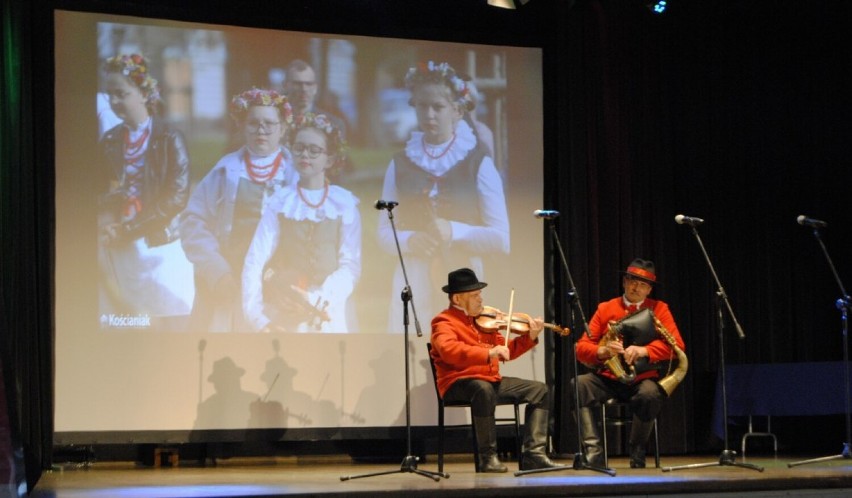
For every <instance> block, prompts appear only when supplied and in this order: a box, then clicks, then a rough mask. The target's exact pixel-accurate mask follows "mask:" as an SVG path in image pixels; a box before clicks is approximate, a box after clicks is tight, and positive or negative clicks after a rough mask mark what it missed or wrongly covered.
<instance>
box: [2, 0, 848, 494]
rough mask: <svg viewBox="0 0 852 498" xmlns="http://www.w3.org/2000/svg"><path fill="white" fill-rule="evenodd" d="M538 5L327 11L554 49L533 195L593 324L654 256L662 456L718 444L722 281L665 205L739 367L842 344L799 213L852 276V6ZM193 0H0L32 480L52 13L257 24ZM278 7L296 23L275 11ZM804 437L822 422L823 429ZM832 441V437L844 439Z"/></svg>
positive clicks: (39, 424)
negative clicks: (668, 347) (682, 358)
mask: <svg viewBox="0 0 852 498" xmlns="http://www.w3.org/2000/svg"><path fill="white" fill-rule="evenodd" d="M545 1H548V0H533V1H531V2H530V3H529V4H527V5H525V6H524V7H522V8H521V9H518V11H517V14H518V15H519V16H521V15H522V16H525V19H527V20H528V21H530V24H525V25H523V26H518V27H517V30H513V29H511V28H506V27H505V26H504V25H501V26H500V27H499V28H500V29H497V28H495V27H494V26H493V25H484V22H483V23H480V24H483V25H477V19H478V18H479V16H478V15H477V14H479V13H481V10H478V9H481V8H482V6H481V5H479V4H477V5H476V6H474V4H475V3H476V2H470V6H469V7H463V6H462V4H463V2H458V1H456V2H453V3H452V8H447V9H446V10H443V11H442V10H441V9H440V8H437V7H436V8H432V9H430V11H429V15H428V16H427V17H424V16H423V15H422V14H423V13H420V12H418V11H417V10H418V9H413V8H410V7H409V6H408V4H407V3H403V4H400V3H398V2H388V3H389V4H394V5H405V8H404V9H399V8H397V9H396V10H394V9H392V8H390V7H388V9H389V11H390V14H392V15H390V17H388V16H376V15H375V12H376V9H378V8H379V6H378V5H377V4H380V3H382V2H380V1H379V0H374V1H370V2H364V4H365V7H363V12H362V11H361V10H358V13H359V14H361V15H352V16H337V17H336V18H334V19H329V20H327V21H323V25H324V26H326V27H327V29H329V30H330V32H343V33H346V32H356V31H359V30H361V31H362V32H363V31H365V30H370V31H372V30H373V29H375V32H376V33H385V34H388V35H390V36H399V35H401V34H405V33H407V34H409V35H412V36H413V35H420V37H428V36H427V34H428V33H429V32H432V31H434V32H435V33H437V36H443V37H447V36H450V35H448V33H454V34H453V35H452V36H455V37H456V38H457V39H459V40H463V41H471V40H469V39H468V38H475V39H476V40H481V39H482V37H483V33H488V34H489V35H493V36H494V41H495V42H496V43H506V42H511V40H512V36H514V35H518V36H519V37H520V38H519V39H518V40H519V42H520V43H527V42H530V43H532V44H533V45H541V46H543V48H544V62H545V74H544V77H545V101H544V106H545V109H546V116H545V168H546V170H545V171H546V177H547V181H546V182H545V185H546V186H545V192H544V194H545V199H546V201H545V204H546V205H544V206H542V207H543V208H548V209H558V210H560V211H561V212H562V216H561V217H560V218H558V219H557V220H556V221H555V222H554V223H555V224H556V225H555V226H556V228H557V234H558V236H559V240H560V241H561V242H562V244H563V246H564V248H565V252H566V255H567V258H568V262H569V266H570V269H571V273H572V276H573V279H574V283H575V284H576V287H577V291H578V296H579V298H580V304H581V305H582V308H583V311H584V314H585V316H586V318H591V314H592V313H593V312H594V309H595V306H596V304H597V303H598V302H600V301H603V300H606V299H609V298H611V297H614V296H616V295H618V294H619V293H620V276H619V271H621V270H623V269H624V268H625V266H626V265H627V263H628V262H630V261H631V260H632V259H633V258H634V257H644V258H648V259H652V260H654V261H655V262H656V264H657V270H658V274H659V277H660V279H661V280H662V285H661V286H659V287H658V288H657V289H656V290H655V294H656V297H659V298H662V299H664V300H666V301H667V302H669V304H670V305H671V307H672V310H673V312H674V313H675V317H676V319H677V321H678V324H679V327H680V329H681V332H682V333H683V336H684V339H685V341H686V344H687V354H688V355H689V358H690V371H689V374H688V375H687V378H686V380H685V381H684V382H683V383H682V384H681V386H680V387H679V388H678V390H677V391H676V392H675V394H674V396H673V398H672V400H671V401H670V402H669V403H667V404H666V406H665V409H664V412H663V416H662V418H661V427H660V429H661V440H662V444H663V447H662V451H663V453H664V454H665V453H681V452H691V451H695V450H708V449H709V450H712V449H717V448H718V446H719V441H718V440H717V439H715V438H714V437H713V436H712V434H711V413H712V408H713V406H712V404H713V390H714V385H715V378H716V375H717V373H718V370H719V365H720V362H719V360H720V358H719V356H720V354H719V349H720V348H719V335H718V333H717V320H716V317H715V307H716V299H715V294H716V290H717V289H716V286H715V284H714V283H713V281H712V279H711V277H710V274H709V272H708V268H707V265H706V264H705V262H704V259H703V256H702V255H701V252H700V250H699V247H698V245H697V243H696V241H695V239H694V237H693V236H692V234H691V232H690V230H689V229H688V228H687V227H684V226H679V225H677V224H675V222H674V216H675V215H676V214H678V213H682V214H686V215H688V216H697V217H701V218H704V219H705V220H706V223H705V224H704V225H703V226H701V227H698V230H699V232H700V233H701V235H702V239H703V241H704V243H705V245H706V247H707V250H708V253H709V255H710V257H711V258H712V260H713V262H714V265H715V267H716V270H717V273H718V274H719V277H720V279H721V281H722V283H723V284H724V286H725V291H726V293H727V294H728V296H729V297H730V300H731V303H732V305H733V308H734V310H735V312H736V313H737V317H738V318H739V321H740V323H741V324H742V326H743V329H744V331H745V334H746V338H745V339H744V340H739V339H737V337H736V335H735V333H734V332H733V329H732V328H731V326H730V320H729V319H728V317H727V316H725V317H724V320H723V321H724V323H725V325H726V328H725V330H724V332H723V337H724V341H725V346H726V348H725V354H724V358H725V361H726V362H727V363H731V364H735V363H778V362H805V361H829V360H831V361H837V360H840V359H842V357H843V355H842V351H841V344H842V342H841V336H840V325H841V324H840V320H839V312H838V311H837V309H835V306H834V302H835V300H836V299H837V298H838V297H840V291H839V289H838V288H837V286H836V284H835V282H834V280H833V277H832V275H831V273H830V271H829V268H828V265H827V263H826V261H825V258H824V257H823V255H822V254H821V252H820V249H819V247H818V245H817V243H816V241H815V240H814V237H813V234H812V232H811V230H809V229H807V228H804V227H801V226H799V225H797V224H796V222H795V219H796V217H797V216H798V215H800V214H806V215H808V216H812V217H814V218H820V219H825V220H827V221H828V222H829V227H828V228H827V229H826V230H824V231H823V235H824V240H825V243H826V246H827V248H828V250H829V252H830V254H832V256H833V257H834V262H835V264H836V266H837V269H838V271H839V272H840V275H841V277H843V278H844V281H845V282H847V283H849V282H850V280H849V273H850V269H849V268H850V261H849V257H850V252H849V249H848V243H849V241H850V238H852V237H850V226H852V224H850V222H852V214H850V212H849V206H848V204H849V202H848V199H849V195H848V189H849V180H850V176H851V175H850V173H849V171H848V170H849V167H848V163H849V157H852V154H850V152H852V150H850V149H852V146H850V142H852V141H850V140H849V139H848V135H849V132H848V130H849V125H848V120H849V117H850V110H852V99H850V89H852V81H850V79H849V78H848V76H846V74H847V73H848V71H846V70H845V69H846V67H847V66H848V65H849V61H850V60H852V53H850V52H852V43H850V40H849V35H848V29H847V26H849V24H850V20H852V16H851V15H850V9H852V6H850V4H849V2H846V1H842V0H829V1H824V2H818V3H813V2H811V3H802V2H794V1H792V0H776V1H769V0H752V1H741V0H734V1H731V2H726V3H724V4H720V3H718V2H695V1H675V0H672V1H670V2H669V3H670V4H671V5H670V7H669V9H668V11H667V12H666V13H665V14H664V15H662V16H655V15H653V14H652V13H651V12H650V11H649V10H648V9H647V8H646V7H645V5H644V3H643V2H642V1H639V0H637V1H632V2H629V1H625V0H578V1H576V2H571V1H557V0H553V1H552V2H549V3H547V4H544V3H543V2H545ZM202 3H203V2H190V3H187V4H186V5H184V4H181V6H176V5H175V4H174V3H173V2H172V3H169V2H165V1H159V0H151V1H150V2H145V6H144V7H142V6H141V4H139V5H140V6H137V5H136V4H134V3H133V2H126V4H127V10H126V11H124V10H122V9H120V8H118V7H116V5H117V4H116V3H109V2H107V3H104V2H97V1H94V0H91V1H83V0H80V1H75V0H55V1H53V0H35V1H29V0H11V2H4V3H3V9H4V10H3V25H2V30H3V31H2V36H3V52H2V74H0V78H2V84H3V87H2V96H0V98H2V102H0V109H2V131H0V137H2V142H0V147H2V148H1V149H0V153H2V162H0V223H2V224H0V230H2V237H0V256H1V257H0V261H2V265H3V266H2V272H0V278H2V281H3V282H2V288H0V293H2V309H0V315H2V325H0V327H2V334H0V346H2V353H3V356H2V360H3V364H4V368H6V370H4V373H7V376H6V381H7V385H9V386H14V388H13V394H15V395H16V397H15V398H14V402H13V403H12V406H11V408H12V409H11V417H10V419H12V425H14V424H15V423H19V431H20V434H21V440H22V443H23V446H24V448H25V450H26V451H25V453H26V465H27V466H26V468H27V471H28V472H29V476H28V478H29V481H30V482H31V483H34V482H35V480H37V478H38V475H39V473H40V472H41V469H44V468H48V467H49V466H50V464H51V453H52V432H53V420H52V413H53V370H52V354H53V337H52V330H53V325H52V319H53V318H52V317H53V313H52V302H53V295H52V292H53V291H52V278H53V277H52V276H53V268H52V265H53V259H54V258H53V252H52V251H53V241H52V237H53V228H54V227H53V219H54V217H53V213H54V207H55V206H54V205H53V203H54V193H53V187H54V185H53V182H54V179H53V157H52V154H53V144H52V140H53V137H52V133H51V131H52V126H51V123H52V120H53V104H52V95H53V93H52V88H53V87H52V85H53V60H52V53H53V52H52V46H53V40H52V10H51V9H52V8H53V6H54V5H55V6H58V7H62V8H74V7H80V5H83V6H85V7H88V8H94V9H96V10H98V9H105V8H110V9H117V8H118V10H120V11H122V12H128V13H129V12H137V13H139V14H145V13H149V14H159V15H165V16H171V17H173V18H178V19H188V20H208V21H216V20H218V21H220V22H245V23H246V24H252V22H253V21H257V22H260V20H258V19H252V18H250V17H249V16H250V15H251V14H249V13H250V12H251V11H252V9H246V8H245V7H239V8H237V7H234V8H233V9H232V12H226V10H227V9H226V10H222V9H213V10H210V9H209V8H206V7H205V6H206V4H204V6H202V5H201V4H202ZM482 3H484V2H482ZM107 4H109V6H108V5H107ZM286 4H287V5H289V3H286ZM192 5H195V6H196V7H198V8H197V9H195V7H193V6H192ZM264 5H265V4H264ZM282 5H284V4H282ZM353 5H354V4H353ZM442 5H443V4H442ZM465 5H467V3H465ZM536 5H539V6H538V7H537V6H536ZM545 5H547V6H546V7H545ZM347 7H348V8H350V9H355V7H353V6H350V5H349V4H348V3H347ZM149 8H150V9H153V10H150V11H149V10H146V9H149ZM205 8H206V10H205ZM281 8H283V7H281ZM293 8H295V7H293ZM193 9H194V10H193ZM257 10H258V11H260V10H263V9H257ZM195 11H197V15H196V14H194V12H195ZM305 12H306V14H304V15H300V16H296V17H292V16H291V17H288V16H278V17H275V16H269V15H267V14H268V12H267V11H266V10H263V15H264V22H266V23H271V22H273V20H274V21H275V23H276V25H275V26H274V27H281V28H299V27H302V28H304V29H307V28H316V29H321V28H322V27H323V26H320V25H318V24H317V23H320V21H321V19H319V16H321V15H322V16H324V11H323V12H319V11H317V12H318V13H317V14H316V16H318V19H310V18H309V17H310V16H311V13H312V12H314V11H311V10H305ZM448 12H449V13H452V14H453V15H444V14H446V13H448ZM536 13H538V14H536ZM257 15H260V14H257ZM510 15H514V14H513V13H512V12H509V11H507V12H506V13H505V16H510ZM217 16H218V17H217ZM233 16H238V17H239V16H246V17H245V18H237V17H233ZM531 16H532V17H534V19H532V20H530V17H531ZM536 16H537V17H536ZM324 17H327V16H324ZM324 17H323V19H324ZM279 19H284V20H291V19H293V21H292V22H294V23H297V25H295V26H280V25H278V20H279ZM501 19H503V20H507V25H510V23H509V22H508V19H509V18H508V17H506V18H505V19H504V18H503V17H502V16H501ZM347 22H348V23H349V25H351V26H350V27H349V28H346V26H344V24H345V23H347ZM298 23H301V24H298ZM326 23H327V24H326ZM415 28H416V29H415ZM57 84H61V82H57ZM530 221H531V222H537V221H535V220H532V219H531V220H530ZM542 236H543V237H546V238H547V247H548V251H547V254H546V258H545V261H544V262H543V264H542V267H543V271H545V272H546V274H547V279H548V282H549V284H548V287H547V291H548V293H547V296H548V299H549V302H550V305H551V306H550V309H552V310H553V311H552V312H553V314H554V315H555V316H553V317H547V318H548V319H549V320H550V319H555V320H553V321H558V322H560V323H563V324H568V323H570V322H571V317H570V314H569V312H568V310H569V307H568V306H567V303H566V300H567V295H566V291H567V285H566V283H565V278H564V277H565V276H564V274H563V272H562V269H561V266H560V263H559V261H558V259H559V258H558V256H557V255H555V253H554V248H553V240H552V238H551V237H550V235H549V232H548V230H547V228H546V225H545V226H544V227H543V229H542ZM534 264H537V263H534ZM550 340H551V341H552V342H551V344H552V346H553V347H552V349H553V351H554V352H555V359H554V361H551V362H550V364H549V367H550V368H551V369H552V370H553V371H554V379H555V387H556V394H557V400H556V402H557V405H556V406H557V410H555V415H556V421H555V424H554V430H555V435H556V436H557V438H556V441H557V443H558V446H559V448H558V449H559V450H560V451H564V452H573V451H574V450H575V449H576V446H575V444H576V443H575V442H572V441H571V438H572V437H575V430H574V427H575V426H574V425H573V420H572V418H571V395H570V393H569V392H568V389H567V386H568V383H567V380H568V379H569V378H570V375H571V372H572V355H571V353H572V348H571V345H572V344H573V340H572V339H569V340H565V339H561V338H551V339H550ZM838 382H840V379H838ZM820 429H824V428H823V427H820ZM799 432H801V433H802V437H808V436H814V432H816V429H809V428H807V427H806V428H805V429H803V430H801V431H799ZM822 432H825V431H824V430H823V431H822ZM834 436H835V438H833V439H832V441H834V442H837V443H839V442H840V439H841V434H839V433H838V434H836V435H834Z"/></svg>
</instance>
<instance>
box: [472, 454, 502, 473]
mask: <svg viewBox="0 0 852 498" xmlns="http://www.w3.org/2000/svg"><path fill="white" fill-rule="evenodd" d="M479 471H480V472H487V473H490V474H502V473H503V472H508V471H509V469H508V468H507V467H506V466H505V465H503V462H501V461H500V459H499V458H497V455H493V454H492V455H488V456H483V457H481V458H480V459H479Z"/></svg>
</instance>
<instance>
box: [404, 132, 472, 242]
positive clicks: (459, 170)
mask: <svg viewBox="0 0 852 498" xmlns="http://www.w3.org/2000/svg"><path fill="white" fill-rule="evenodd" d="M486 155H488V153H487V152H486V150H485V147H483V146H482V144H479V143H477V144H476V147H474V148H473V150H471V151H470V153H468V155H467V156H466V157H465V158H464V159H462V160H461V161H460V162H459V163H458V164H456V165H455V166H453V167H452V168H450V170H449V171H447V172H446V173H445V174H444V175H443V176H440V177H436V176H434V175H431V174H429V173H427V172H425V171H423V169H421V168H420V167H419V166H417V165H416V164H414V163H413V162H412V161H411V160H410V159H408V157H407V156H406V155H405V151H402V152H398V153H396V154H395V155H394V158H393V161H394V166H395V168H396V191H397V194H398V196H399V199H398V201H399V205H400V207H399V210H398V211H397V222H398V225H399V227H400V229H402V230H424V229H425V228H426V227H427V225H428V223H429V222H430V220H431V217H430V216H429V215H428V214H429V213H434V215H435V216H436V217H438V218H444V219H448V220H455V221H460V222H462V223H467V224H469V225H479V224H481V223H482V214H481V213H480V210H479V200H478V195H476V177H477V175H478V174H479V166H480V165H481V164H482V159H483V158H484V157H485V156H486ZM436 183H437V192H438V193H437V196H436V197H435V198H434V204H433V200H432V199H430V198H429V192H431V191H432V188H433V186H435V184H436Z"/></svg>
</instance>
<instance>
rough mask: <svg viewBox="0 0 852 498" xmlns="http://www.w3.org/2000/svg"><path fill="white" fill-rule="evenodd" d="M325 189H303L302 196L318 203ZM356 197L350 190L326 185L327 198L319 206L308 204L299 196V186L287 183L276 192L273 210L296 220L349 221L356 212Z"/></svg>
mask: <svg viewBox="0 0 852 498" xmlns="http://www.w3.org/2000/svg"><path fill="white" fill-rule="evenodd" d="M324 193H325V189H319V190H305V189H302V196H304V197H305V199H307V200H308V202H310V203H311V204H319V203H320V201H322V197H323V195H324ZM358 202H359V201H358V198H357V197H355V196H354V195H353V194H352V192H350V191H348V190H346V189H345V188H343V187H340V186H338V185H329V186H328V198H326V200H325V201H324V202H323V203H322V204H321V205H320V206H319V207H316V208H315V207H311V206H308V205H307V204H306V203H305V202H304V201H303V200H302V199H301V197H300V196H299V187H298V186H296V185H288V186H287V187H285V188H284V189H282V190H281V192H280V193H279V194H278V196H277V199H276V203H275V206H274V209H275V212H277V213H282V214H283V215H284V216H286V217H287V218H290V219H292V220H297V221H304V220H309V221H313V222H315V223H319V222H321V221H323V220H335V219H337V218H342V219H343V223H351V222H352V221H353V219H354V217H355V214H356V213H357V212H358V210H357V207H358Z"/></svg>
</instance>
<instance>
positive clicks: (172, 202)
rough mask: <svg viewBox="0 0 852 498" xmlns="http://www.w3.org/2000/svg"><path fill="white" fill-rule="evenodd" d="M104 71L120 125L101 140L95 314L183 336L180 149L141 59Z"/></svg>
mask: <svg viewBox="0 0 852 498" xmlns="http://www.w3.org/2000/svg"><path fill="white" fill-rule="evenodd" d="M103 69H104V73H105V90H106V91H105V93H106V95H107V96H108V99H109V105H110V107H111V109H112V111H113V112H114V113H115V115H116V116H117V117H118V118H119V119H120V120H121V123H120V124H118V125H116V126H113V127H112V128H110V129H109V130H107V131H106V132H104V134H103V136H102V138H101V140H100V149H101V157H102V158H103V159H104V168H105V169H104V171H105V178H107V180H108V184H107V185H105V186H104V189H103V190H102V195H101V197H100V202H99V223H98V225H99V242H100V243H99V262H100V268H101V270H102V271H101V276H102V280H101V286H100V290H101V292H100V294H101V311H102V314H103V315H105V316H106V315H108V314H110V313H119V314H128V315H145V316H147V317H149V318H151V319H152V322H151V323H152V325H155V326H157V327H158V328H182V324H180V323H179V322H180V321H181V320H182V317H183V318H185V317H186V316H187V315H188V314H189V310H190V305H191V303H192V299H193V291H194V290H193V286H192V284H191V283H190V282H191V281H190V280H188V279H189V278H190V276H191V275H192V265H190V264H189V262H188V261H187V259H186V256H185V255H184V253H183V250H182V249H181V246H180V242H178V215H179V214H180V212H181V211H182V210H183V208H184V207H185V206H186V202H187V198H188V197H189V155H188V153H187V146H186V141H185V140H184V137H183V135H182V134H181V133H180V132H179V131H177V130H174V129H172V128H170V127H169V126H167V125H166V123H164V122H163V121H162V120H161V119H160V118H159V111H160V109H161V107H162V101H161V100H160V94H159V90H158V85H157V80H156V79H154V78H153V77H151V75H150V74H149V71H148V61H147V60H146V59H145V58H144V57H142V56H141V55H138V54H132V55H119V56H116V57H111V58H109V59H107V60H106V61H105V63H104V65H103ZM167 321H171V322H172V323H166V322H167Z"/></svg>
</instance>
